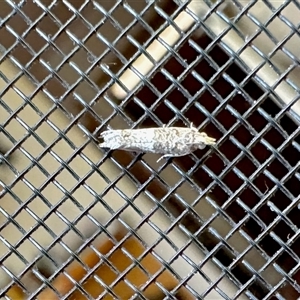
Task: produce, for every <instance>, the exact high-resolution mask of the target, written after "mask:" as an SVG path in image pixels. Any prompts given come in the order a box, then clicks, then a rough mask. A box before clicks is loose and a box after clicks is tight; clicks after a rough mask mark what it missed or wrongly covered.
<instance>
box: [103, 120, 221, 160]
mask: <svg viewBox="0 0 300 300" xmlns="http://www.w3.org/2000/svg"><path fill="white" fill-rule="evenodd" d="M100 137H101V138H103V140H104V142H103V143H101V144H99V147H101V148H108V149H110V150H115V149H120V150H127V151H134V152H145V153H147V152H148V153H156V154H162V155H163V156H161V157H160V158H159V159H158V160H157V162H159V161H160V160H161V159H163V158H168V157H179V156H184V155H187V154H190V153H192V152H193V151H195V150H197V149H204V148H205V147H206V146H207V145H214V144H215V141H216V139H214V138H211V137H209V136H208V135H207V134H206V133H205V132H199V131H198V130H197V128H196V127H194V126H193V124H191V126H190V127H189V128H188V127H166V126H163V127H158V128H145V129H116V130H115V129H113V130H106V131H103V132H102V133H101V134H100Z"/></svg>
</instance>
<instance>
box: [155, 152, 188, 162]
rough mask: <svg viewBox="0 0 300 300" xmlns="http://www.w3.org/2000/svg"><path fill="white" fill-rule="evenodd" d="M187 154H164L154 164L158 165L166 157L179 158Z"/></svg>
mask: <svg viewBox="0 0 300 300" xmlns="http://www.w3.org/2000/svg"><path fill="white" fill-rule="evenodd" d="M187 154H190V152H187V153H180V154H164V155H163V156H161V157H160V158H159V159H158V160H157V161H156V162H157V163H158V162H159V161H161V160H162V159H164V158H168V157H180V156H185V155H187Z"/></svg>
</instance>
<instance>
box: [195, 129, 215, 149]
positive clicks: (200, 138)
mask: <svg viewBox="0 0 300 300" xmlns="http://www.w3.org/2000/svg"><path fill="white" fill-rule="evenodd" d="M196 143H197V144H198V145H201V146H204V147H205V145H214V144H215V143H216V139H214V138H211V137H209V136H208V135H207V134H206V133H205V132H199V134H198V135H197V137H196ZM201 146H200V147H199V148H202V147H201Z"/></svg>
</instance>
